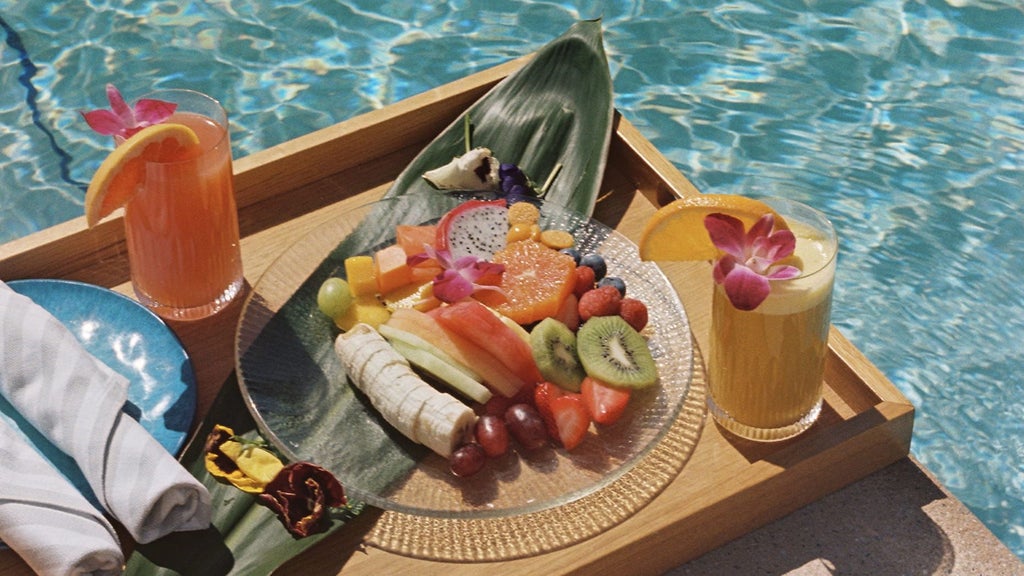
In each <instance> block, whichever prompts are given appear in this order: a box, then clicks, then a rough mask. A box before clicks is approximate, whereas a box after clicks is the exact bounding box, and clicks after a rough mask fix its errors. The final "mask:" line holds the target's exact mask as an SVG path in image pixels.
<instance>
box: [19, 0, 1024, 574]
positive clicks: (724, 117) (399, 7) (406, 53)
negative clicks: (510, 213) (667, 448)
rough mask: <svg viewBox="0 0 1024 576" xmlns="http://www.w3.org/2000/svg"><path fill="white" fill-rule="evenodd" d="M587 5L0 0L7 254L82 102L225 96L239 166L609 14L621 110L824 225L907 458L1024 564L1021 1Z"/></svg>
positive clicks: (707, 182)
mask: <svg viewBox="0 0 1024 576" xmlns="http://www.w3.org/2000/svg"><path fill="white" fill-rule="evenodd" d="M94 5H95V6H94ZM591 5H592V3H590V2H568V1H562V2H541V1H538V0H532V1H527V0H511V1H510V0H505V1H503V2H497V1H492V0H451V1H449V2H447V3H436V4H428V3H419V2H403V1H400V0H395V1H385V2H381V1H380V0H345V1H344V2H334V1H324V0H309V1H300V0H263V1H261V2H253V3H247V2H232V1H230V0H210V1H207V2H192V3H188V4H186V5H185V7H179V6H178V3H175V2H169V1H166V2H165V1H159V0H146V1H135V2H114V1H111V2H87V1H86V0H66V1H65V2H62V3H59V4H56V3H51V2H48V1H45V0H22V1H20V2H14V1H13V0H0V24H2V31H0V35H2V38H3V42H2V43H0V126H3V127H4V130H3V131H2V132H0V150H3V157H2V158H0V242H2V241H6V240H9V239H11V238H16V237H19V236H22V235H25V234H28V233H31V232H33V231H35V230H38V229H40V228H43V227H46V226H48V225H51V224H53V223H56V222H60V221H63V220H66V219H68V218H72V217H76V216H79V215H80V214H81V213H82V197H83V195H84V193H83V187H84V185H85V183H86V182H87V181H88V180H89V178H90V176H91V174H92V172H93V171H94V170H95V169H96V166H97V165H98V164H99V162H100V160H101V159H102V157H103V156H104V155H105V154H106V153H107V152H108V151H109V142H108V141H107V140H106V139H105V138H103V137H99V136H96V135H94V134H92V133H91V132H90V131H89V130H88V128H87V126H86V125H85V123H84V122H83V121H82V120H81V118H80V117H79V116H78V115H77V111H78V110H83V109H93V108H97V107H105V106H106V101H105V96H104V92H103V85H104V84H105V83H106V82H111V81H112V82H115V83H117V84H118V86H119V87H120V88H121V89H122V90H123V91H124V93H125V94H126V95H130V96H137V95H139V94H141V93H144V92H146V91H149V90H150V89H152V88H155V87H166V86H180V87H190V88H194V89H197V90H201V91H203V92H207V93H209V94H214V95H217V96H219V97H220V98H221V99H222V100H223V101H224V104H225V105H226V107H227V108H228V109H229V111H230V114H231V116H232V122H233V123H234V131H233V139H234V147H235V156H236V157H241V156H244V155H246V154H248V153H250V152H253V151H256V150H259V149H261V148H265V147H267V146H270V145H273V144H277V143H279V142H282V141H285V140H287V139H290V138H293V137H295V136H298V135H301V134H304V133H307V132H309V131H311V130H314V129H317V128H321V127H324V126H328V125H330V124H333V123H335V122H338V121H340V120H343V119H346V118H349V117H351V116H354V115H357V114H360V113H363V112H366V111H369V110H371V109H374V108H378V107H381V106H383V105H386V104H389V103H392V102H395V101H397V100H400V99H403V98H405V97H408V96H410V95H413V94H416V93H418V92H422V91H424V90H426V89H429V88H432V87H434V86H437V85H440V84H443V83H446V82H450V81H452V80H455V79H457V78H459V77H462V76H464V75H466V74H468V73H471V72H475V71H478V70H481V69H484V68H487V67H490V66H493V65H494V64H497V63H500V62H504V61H507V60H509V59H511V58H514V57H518V56H521V55H523V54H526V53H528V52H530V51H532V50H534V49H536V48H538V47H539V46H541V45H543V44H544V43H546V42H547V41H549V40H551V39H552V38H554V37H556V36H557V35H559V34H560V33H562V32H563V31H564V30H565V29H566V28H567V27H568V26H569V25H570V24H571V23H572V22H574V21H576V20H578V19H581V18H590V17H595V16H603V21H604V25H605V30H606V33H605V43H606V48H607V50H608V54H609V60H610V65H611V69H612V74H613V79H614V83H615V90H616V106H617V107H618V108H619V109H620V110H621V111H622V112H623V114H624V115H625V116H626V117H627V118H628V119H629V120H630V121H632V122H633V123H634V124H636V125H637V126H638V127H639V129H640V130H641V131H642V132H643V133H644V135H645V136H646V137H647V138H649V139H650V140H651V141H652V142H653V143H654V144H655V145H656V146H657V147H658V148H659V149H660V150H661V151H662V152H664V153H665V154H666V155H667V156H668V157H669V159H670V160H672V161H673V162H674V163H675V164H676V165H677V166H678V167H679V168H680V170H682V172H683V173H684V174H686V175H687V176H688V177H689V178H690V179H691V180H692V181H693V182H694V184H695V185H696V186H697V187H698V188H700V189H701V190H703V191H705V192H722V193H737V194H745V193H752V192H755V191H759V190H765V189H770V190H771V191H772V192H774V193H776V194H779V195H784V196H788V197H791V198H794V199H797V200H801V201H804V202H807V203H810V204H812V205H814V206H816V207H818V208H820V209H822V210H824V211H826V212H827V213H829V214H830V215H831V216H832V218H833V220H834V222H835V224H836V227H837V229H838V231H839V234H840V235H841V237H842V244H841V256H840V263H839V272H838V276H837V292H836V296H835V298H836V301H835V307H834V312H833V314H834V318H833V319H834V321H835V324H836V325H837V326H838V327H839V328H840V329H841V330H842V331H843V333H844V334H845V335H846V336H847V337H849V338H850V340H852V341H853V342H854V343H855V344H856V345H857V346H858V347H859V348H860V349H861V350H862V351H864V353H865V354H866V355H867V356H868V358H870V359H871V360H872V361H873V362H874V363H875V364H876V365H877V366H878V367H879V368H880V369H881V370H882V371H883V372H884V373H885V374H886V375H887V376H888V377H889V378H890V379H891V380H892V381H893V382H894V383H895V384H896V386H898V387H899V388H900V389H901V390H902V391H903V393H904V394H905V395H906V396H907V397H908V398H909V399H910V400H911V401H913V403H914V404H915V405H916V406H917V407H918V413H917V418H916V423H915V431H914V441H913V446H912V451H913V454H914V455H915V456H916V457H917V458H918V459H919V460H921V461H922V462H923V463H924V464H925V465H926V466H927V467H928V468H929V469H930V470H932V471H933V472H934V473H935V474H936V475H937V476H938V477H939V479H940V480H941V481H942V482H943V483H944V484H945V485H946V486H947V487H949V489H950V490H951V491H953V492H954V493H955V494H956V495H957V496H958V497H959V498H960V499H961V500H963V501H964V502H965V503H966V504H967V505H968V506H969V507H970V508H971V509H972V510H973V511H974V512H975V513H976V514H977V515H978V516H979V517H980V518H981V519H982V521H984V522H985V523H986V525H988V526H989V527H990V528H991V529H992V531H993V532H995V533H996V535H997V536H999V537H1000V539H1002V540H1003V541H1004V542H1005V543H1006V544H1007V545H1008V546H1009V547H1010V548H1011V549H1012V550H1013V551H1014V552H1015V553H1016V554H1017V555H1018V556H1021V557H1022V558H1024V401H1022V400H1021V396H1022V394H1021V393H1022V391H1024V385H1022V378H1021V376H1020V371H1019V370H1020V368H1021V366H1022V360H1024V353H1022V349H1024V346H1022V345H1021V342H1022V341H1024V283H1022V282H1019V281H1018V278H1017V276H1018V274H1019V272H1020V271H1021V270H1024V219H1022V218H1021V216H1020V206H1021V205H1022V204H1024V10H1022V8H1021V7H1020V6H1019V5H1018V3H1017V2H1016V0H973V1H968V0H948V1H945V2H944V1H940V0H920V1H914V2H911V1H904V0H858V1H854V0H819V1H815V2H801V1H798V0H737V1H733V2H719V1H708V0H666V1H647V2H642V1H635V2H626V1H609V2H604V3H603V4H600V5H599V7H598V8H590V7H589V6H591Z"/></svg>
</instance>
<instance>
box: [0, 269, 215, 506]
mask: <svg viewBox="0 0 1024 576" xmlns="http://www.w3.org/2000/svg"><path fill="white" fill-rule="evenodd" d="M7 285H8V286H10V288H11V289H12V290H14V291H15V292H18V293H19V294H22V295H24V296H27V297H29V298H31V299H32V300H33V301H35V302H36V303H37V304H39V305H40V306H42V307H43V308H45V309H46V310H47V311H48V312H50V313H51V314H53V316H54V317H55V318H57V319H58V320H60V321H61V322H62V323H63V324H64V325H65V326H66V327H67V328H68V330H70V331H71V333H72V334H74V335H75V337H76V338H78V340H79V341H80V342H81V343H82V345H83V346H84V347H85V349H86V350H88V351H89V353H91V354H92V355H93V356H95V357H97V358H99V359H100V360H101V361H103V362H104V363H105V364H106V365H107V366H109V367H110V368H112V369H113V370H116V371H117V372H119V373H120V374H122V375H123V376H124V377H125V378H127V379H128V381H129V387H128V401H127V402H126V403H125V406H124V411H125V413H127V414H128V415H130V416H131V417H133V418H135V419H136V420H137V421H138V422H139V423H140V424H142V426H143V427H144V428H145V429H146V430H147V431H148V432H149V433H150V434H152V435H153V437H154V438H156V439H157V441H159V442H160V444H161V445H163V446H164V448H166V449H167V451H168V452H170V453H171V454H175V455H177V453H178V452H179V451H180V450H181V448H182V446H183V445H184V443H185V439H186V436H187V435H188V430H189V426H190V425H191V424H192V418H193V417H194V416H195V411H196V379H195V373H194V372H193V371H192V363H191V361H190V360H189V357H188V354H187V353H186V352H185V349H184V348H182V346H181V343H180V342H179V341H178V338H177V337H176V336H175V335H174V333H173V332H171V330H170V328H168V327H167V325H166V324H164V322H163V320H161V319H160V318H159V317H157V316H156V315H155V314H153V313H152V312H150V311H149V310H147V309H146V308H145V307H143V306H142V305H141V304H139V303H138V302H136V301H134V300H132V299H131V298H128V297H126V296H123V295H121V294H118V293H117V292H113V291H111V290H107V289H106V288H101V287H99V286H93V285H90V284H83V283H81V282H71V281H66V280H14V281H11V282H8V283H7ZM0 417H5V418H7V419H8V420H10V421H12V422H13V423H14V424H15V426H17V427H18V428H19V429H21V430H22V432H24V433H25V435H26V436H27V437H28V438H29V441H30V442H32V444H33V445H35V447H36V448H37V449H38V450H39V451H40V452H41V453H42V454H43V455H44V456H46V457H47V458H48V459H49V460H50V461H51V462H53V464H54V465H55V466H56V467H57V468H58V469H59V470H60V471H61V472H62V473H64V475H65V476H67V477H68V479H69V480H71V482H72V483H73V484H74V485H75V486H76V487H78V488H79V490H81V491H82V493H83V494H85V495H86V497H88V498H91V499H93V501H94V503H95V499H94V497H93V495H92V494H91V491H90V490H89V488H88V484H87V483H86V481H85V478H84V477H83V476H82V473H81V472H80V471H79V470H78V467H77V465H75V462H74V460H72V459H71V458H69V457H68V456H67V455H65V454H64V453H63V452H61V451H60V450H58V449H57V448H55V447H54V446H53V445H52V444H50V443H49V442H48V441H47V440H46V439H45V438H43V437H42V435H40V434H39V433H38V432H36V431H35V430H34V429H33V428H32V426H31V425H29V424H28V423H27V422H26V421H25V420H24V419H23V418H22V417H21V415H20V414H18V413H17V411H15V410H14V408H13V407H12V406H11V405H10V404H9V403H8V402H7V401H6V400H5V399H4V398H3V397H2V396H0Z"/></svg>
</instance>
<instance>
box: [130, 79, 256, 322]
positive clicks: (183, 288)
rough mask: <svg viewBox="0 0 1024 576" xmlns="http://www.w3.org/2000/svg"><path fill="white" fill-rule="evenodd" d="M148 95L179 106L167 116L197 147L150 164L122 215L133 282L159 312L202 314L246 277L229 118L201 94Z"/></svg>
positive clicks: (170, 315) (223, 303)
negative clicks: (195, 150) (189, 152)
mask: <svg viewBox="0 0 1024 576" xmlns="http://www.w3.org/2000/svg"><path fill="white" fill-rule="evenodd" d="M148 97H149V98H155V99H160V100H166V101H170V102H174V103H176V104H177V105H178V107H177V110H176V111H175V113H174V114H173V115H172V116H171V117H170V118H168V119H167V120H166V121H165V122H167V123H178V124H184V125H185V126H188V127H189V128H191V129H192V130H193V131H194V132H195V134H196V136H198V138H199V149H200V150H199V152H198V154H192V155H191V156H190V157H187V158H177V159H174V160H171V161H165V162H147V163H146V169H145V172H146V174H145V180H144V184H143V185H142V186H141V187H140V188H139V189H138V190H136V192H135V195H134V196H133V197H132V199H131V201H130V202H128V203H127V205H126V206H125V214H124V221H125V227H126V228H125V234H126V238H127V245H128V257H129V262H130V265H131V275H132V283H133V286H134V289H135V293H136V296H137V297H138V298H139V300H140V301H141V302H142V303H143V304H145V305H146V306H148V307H149V308H150V309H152V310H153V311H154V312H156V313H157V314H159V315H161V316H163V317H166V318H172V319H182V320H187V319H195V318H202V317H205V316H209V315H210V314H213V313H215V312H217V311H218V310H220V309H222V308H223V307H225V306H226V305H227V304H228V303H229V302H231V300H232V299H233V298H234V297H235V296H237V295H238V294H239V293H240V292H241V289H242V285H243V282H244V278H243V274H242V258H241V252H240V246H239V234H238V212H237V209H236V206H235V195H234V186H233V178H232V167H231V142H230V138H229V135H228V123H227V116H226V114H225V113H224V110H223V109H222V108H221V106H220V105H219V104H218V103H217V102H216V101H215V100H213V99H212V98H209V97H208V96H205V95H203V94H200V93H198V92H192V91H188V90H165V91H161V92H159V93H155V94H152V95H150V96H148Z"/></svg>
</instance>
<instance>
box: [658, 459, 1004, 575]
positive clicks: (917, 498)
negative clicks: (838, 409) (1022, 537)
mask: <svg viewBox="0 0 1024 576" xmlns="http://www.w3.org/2000/svg"><path fill="white" fill-rule="evenodd" d="M719 574H721V575H725V574H728V575H730V576H744V575H754V574H758V575H788V576H827V575H857V576H860V575H865V576H867V575H871V576H883V575H890V574H891V575H897V574H908V575H909V574H920V575H951V576H961V575H964V576H966V575H979V576H981V575H984V576H1014V575H1018V576H1019V575H1024V562H1021V560H1020V559H1019V558H1018V557H1017V556H1016V555H1014V554H1013V553H1012V552H1011V551H1010V550H1009V548H1007V547H1006V546H1005V545H1004V544H1003V543H1002V542H1000V541H999V539H997V538H996V536H995V535H994V534H992V532H991V531H989V530H988V528H986V527H985V526H984V525H983V524H982V523H981V521H980V520H978V518H977V517H976V516H975V515H974V514H973V513H971V512H970V511H969V510H968V509H967V507H966V506H964V504H963V503H962V502H960V501H959V500H957V499H956V498H955V497H954V496H952V495H951V494H950V493H949V491H948V490H946V489H945V488H944V487H943V486H941V485H940V484H939V483H938V481H937V480H936V479H935V478H934V477H933V476H932V474H931V473H930V472H929V471H928V470H927V469H926V468H924V467H923V466H922V465H921V464H920V463H918V462H917V461H916V460H914V459H912V458H905V459H903V460H900V461H899V462H896V463H895V464H892V465H890V466H887V467H886V468H883V469H881V470H879V471H877V472H875V473H873V474H871V475H869V476H868V477H866V478H864V479H863V480H860V481H858V482H855V483H853V484H851V485H850V486H847V487H846V488H843V489H841V490H839V491H837V492H835V493H833V494H830V495H829V496H826V497H825V498H822V499H821V500H818V501H817V502H814V503H812V504H809V505H808V506H805V507H804V508H801V509H800V510H797V511H796V512H793V513H792V514H789V515H788V516H785V517H783V518H781V519H779V520H777V521H775V522H772V523H770V524H768V525H766V526H764V527H762V528H760V529H758V530H755V531H753V532H751V533H749V534H747V535H746V536H743V537H741V538H739V539H737V540H734V541H732V542H730V543H728V544H726V545H724V546H722V547H720V548H718V549H716V550H713V551H711V552H708V553H707V554H705V555H703V556H701V557H699V558H697V559H696V560H693V561H691V562H689V563H687V564H684V565H682V566H680V567H678V568H675V569H673V570H671V571H669V572H667V573H666V575H665V576H703V575H719Z"/></svg>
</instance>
